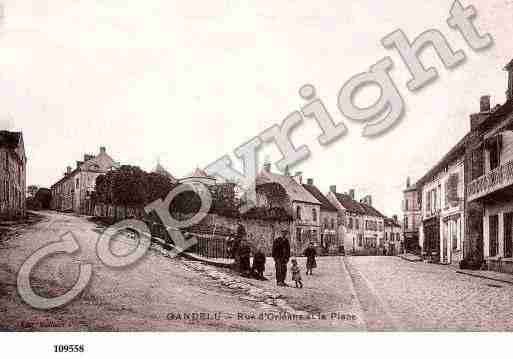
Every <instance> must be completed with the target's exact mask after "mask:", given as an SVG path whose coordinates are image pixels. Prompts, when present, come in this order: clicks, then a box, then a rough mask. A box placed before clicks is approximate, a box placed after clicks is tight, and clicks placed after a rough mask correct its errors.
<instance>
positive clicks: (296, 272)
mask: <svg viewBox="0 0 513 359" xmlns="http://www.w3.org/2000/svg"><path fill="white" fill-rule="evenodd" d="M290 262H291V263H292V267H291V268H290V271H291V272H292V280H293V281H295V282H296V288H303V283H302V282H301V270H300V269H299V266H298V265H297V260H295V259H293V260H291V261H290Z"/></svg>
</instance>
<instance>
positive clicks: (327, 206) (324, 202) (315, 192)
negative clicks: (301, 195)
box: [303, 184, 337, 212]
mask: <svg viewBox="0 0 513 359" xmlns="http://www.w3.org/2000/svg"><path fill="white" fill-rule="evenodd" d="M303 187H304V188H306V190H307V191H308V192H310V194H311V195H312V196H314V197H315V199H317V200H318V201H319V202H321V209H324V210H326V211H330V212H336V211H337V209H336V208H335V207H334V206H333V205H332V204H331V202H330V201H329V199H327V198H326V196H325V195H323V194H322V192H321V191H319V189H318V188H317V187H315V186H314V185H312V184H304V185H303Z"/></svg>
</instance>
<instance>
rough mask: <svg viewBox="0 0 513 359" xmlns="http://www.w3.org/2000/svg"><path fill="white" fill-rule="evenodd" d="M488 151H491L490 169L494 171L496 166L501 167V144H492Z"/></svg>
mask: <svg viewBox="0 0 513 359" xmlns="http://www.w3.org/2000/svg"><path fill="white" fill-rule="evenodd" d="M488 153H489V158H490V171H492V170H494V169H495V168H497V167H499V163H500V152H499V146H498V145H497V144H494V145H492V146H490V147H489V149H488Z"/></svg>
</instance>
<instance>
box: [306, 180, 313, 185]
mask: <svg viewBox="0 0 513 359" xmlns="http://www.w3.org/2000/svg"><path fill="white" fill-rule="evenodd" d="M306 184H308V185H310V186H313V178H308V179H307V180H306Z"/></svg>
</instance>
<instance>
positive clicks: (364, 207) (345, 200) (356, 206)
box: [335, 193, 385, 218]
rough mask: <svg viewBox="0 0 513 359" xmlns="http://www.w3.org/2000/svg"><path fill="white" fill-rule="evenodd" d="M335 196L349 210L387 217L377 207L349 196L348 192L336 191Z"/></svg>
mask: <svg viewBox="0 0 513 359" xmlns="http://www.w3.org/2000/svg"><path fill="white" fill-rule="evenodd" d="M335 197H336V198H337V200H338V201H339V202H340V204H341V205H342V206H343V207H344V208H345V209H347V210H348V211H349V212H352V213H356V214H365V215H368V216H373V217H382V218H385V216H384V215H383V214H382V213H381V212H380V211H378V210H377V209H376V208H374V207H372V206H369V205H368V204H366V203H362V202H358V201H355V200H354V199H352V198H351V196H349V195H348V194H346V193H335Z"/></svg>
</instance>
